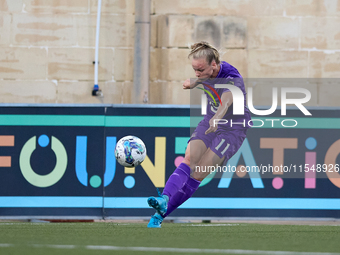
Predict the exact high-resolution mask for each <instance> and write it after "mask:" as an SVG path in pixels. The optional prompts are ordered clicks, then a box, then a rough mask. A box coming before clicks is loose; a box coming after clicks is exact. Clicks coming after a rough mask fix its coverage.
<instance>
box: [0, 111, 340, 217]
mask: <svg viewBox="0 0 340 255" xmlns="http://www.w3.org/2000/svg"><path fill="white" fill-rule="evenodd" d="M197 110H199V109H197ZM310 112H311V113H312V116H309V117H305V116H303V115H302V114H301V112H300V111H299V110H289V111H288V116H287V117H284V118H283V117H282V116H280V114H279V112H275V113H274V114H273V115H271V116H270V118H266V117H253V120H254V126H255V127H253V128H251V129H249V131H248V134H247V139H246V140H245V142H244V143H243V145H242V147H241V149H240V150H239V151H238V153H237V154H236V155H235V156H234V157H233V158H232V159H230V160H229V161H228V163H227V165H226V166H224V167H225V168H224V169H222V170H221V169H220V170H221V171H217V172H215V173H212V174H211V175H209V177H208V178H206V179H205V180H204V181H203V182H202V184H201V187H200V188H199V189H198V190H197V192H196V193H195V194H194V196H193V197H192V198H191V199H189V200H188V201H187V202H185V203H184V204H183V205H182V206H181V207H180V209H178V210H176V211H174V212H173V213H172V214H171V216H186V217H188V216H195V217H242V216H246V217H250V216H251V217H340V213H339V212H340V198H339V196H340V173H339V163H340V157H338V155H339V154H340V132H339V129H340V114H339V111H338V110H331V109H324V110H310ZM199 121H200V117H192V114H191V111H190V109H189V107H176V106H136V105H134V106H115V105H107V106H93V107H91V106H84V107H80V106H79V107H71V106H21V107H20V106H6V107H5V106H4V107H0V170H1V173H2V178H1V179H0V217H10V216H18V217H27V218H29V217H32V216H39V217H40V216H41V217H42V218H43V217H56V218H58V217H63V218H65V217H88V218H91V217H93V218H98V217H100V218H101V217H103V218H106V217H121V216H134V217H142V216H149V215H151V214H152V213H153V210H152V209H150V208H149V207H148V205H147V203H146V198H147V197H148V196H150V195H157V192H156V187H157V188H160V189H161V190H162V188H163V187H164V185H165V182H166V180H167V179H168V177H169V176H170V175H171V173H172V172H173V170H174V169H175V168H176V166H177V165H178V164H179V163H180V162H181V160H182V159H183V157H184V152H185V149H186V146H187V141H188V139H189V138H190V135H191V132H192V129H190V126H191V127H194V126H195V125H196V124H197V123H198V122H199ZM126 135H135V136H138V137H140V138H141V139H142V140H143V141H144V143H145V144H146V147H147V157H146V159H145V161H144V162H143V164H142V165H141V166H138V167H136V168H124V167H123V166H121V165H119V164H118V163H117V162H116V160H115V157H114V148H115V145H116V142H117V141H118V140H119V139H120V138H121V137H123V136H126ZM331 168H332V169H331ZM242 169H243V170H244V171H243V170H242Z"/></svg>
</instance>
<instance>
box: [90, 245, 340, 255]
mask: <svg viewBox="0 0 340 255" xmlns="http://www.w3.org/2000/svg"><path fill="white" fill-rule="evenodd" d="M85 248H86V249H90V250H126V251H148V252H174V253H179V252H181V253H208V254H213V253H220V254H221V253H222V254H269V255H340V253H324V252H293V251H257V250H233V249H195V248H163V247H121V246H103V245H87V246H85Z"/></svg>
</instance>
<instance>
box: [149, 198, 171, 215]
mask: <svg viewBox="0 0 340 255" xmlns="http://www.w3.org/2000/svg"><path fill="white" fill-rule="evenodd" d="M168 201H169V198H168V196H166V195H163V196H162V195H161V196H159V197H149V198H148V204H149V206H150V207H152V208H154V209H155V210H156V211H157V213H158V214H160V215H164V214H165V213H166V211H167V209H168Z"/></svg>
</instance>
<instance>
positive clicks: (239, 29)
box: [0, 0, 340, 106]
mask: <svg viewBox="0 0 340 255" xmlns="http://www.w3.org/2000/svg"><path fill="white" fill-rule="evenodd" d="M134 2H135V0H103V6H102V18H101V37H100V58H99V62H100V64H99V81H100V82H99V86H100V88H101V89H102V90H103V93H104V97H103V98H98V97H92V96H91V90H92V87H93V77H94V66H93V63H92V62H93V60H94V46H95V32H96V31H95V29H96V15H97V0H73V1H68V0H0V102H1V103H91V104H92V103H109V104H126V103H127V104H128V103H131V102H132V99H131V90H132V88H133V44H134V12H135V7H134ZM150 8H151V13H152V14H151V45H150V95H149V99H150V103H152V104H154V103H155V104H158V103H160V104H189V103H190V94H191V93H190V92H188V91H183V90H182V82H183V81H184V80H185V79H187V78H190V77H191V78H193V77H194V72H193V70H192V67H191V64H190V60H188V58H187V55H188V53H189V51H190V50H189V45H190V44H192V43H194V42H196V41H200V40H205V41H209V42H211V43H212V44H214V45H215V46H216V47H217V48H219V49H220V51H221V52H222V54H223V57H222V59H223V60H225V61H227V62H229V63H230V64H232V65H234V66H235V67H236V68H238V70H239V71H240V73H241V74H242V75H243V77H245V78H249V79H251V78H258V79H260V78H267V79H269V80H268V81H270V79H275V81H277V80H278V79H282V78H293V79H296V78H309V80H308V81H310V82H306V83H304V84H301V85H300V87H305V88H308V89H309V90H310V91H311V93H312V97H313V100H311V101H310V103H309V105H313V106H340V103H339V102H340V101H339V100H338V98H337V96H336V95H338V94H340V84H338V83H337V79H336V78H340V0H237V1H236V0H185V1H184V0H172V1H168V0H152V3H151V6H150ZM315 78H333V79H315ZM306 81H307V80H306ZM303 82H305V81H303ZM292 83H295V82H292ZM272 84H273V83H270V82H263V83H261V84H258V83H256V82H247V86H251V87H253V90H254V103H255V105H268V104H271V97H270V96H265V95H267V94H268V93H269V94H268V95H270V91H271V87H272ZM278 86H288V85H286V84H285V83H284V82H282V83H278ZM290 86H292V85H290ZM268 91H269V92H268ZM195 93H196V92H195Z"/></svg>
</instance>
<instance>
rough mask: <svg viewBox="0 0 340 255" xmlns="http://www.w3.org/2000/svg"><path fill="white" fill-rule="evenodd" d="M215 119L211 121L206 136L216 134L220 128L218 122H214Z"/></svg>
mask: <svg viewBox="0 0 340 255" xmlns="http://www.w3.org/2000/svg"><path fill="white" fill-rule="evenodd" d="M214 120H215V118H211V119H210V120H209V125H210V127H209V128H208V129H207V131H205V134H206V135H207V134H209V133H212V132H216V130H217V128H218V125H217V122H216V121H214Z"/></svg>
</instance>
